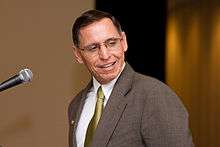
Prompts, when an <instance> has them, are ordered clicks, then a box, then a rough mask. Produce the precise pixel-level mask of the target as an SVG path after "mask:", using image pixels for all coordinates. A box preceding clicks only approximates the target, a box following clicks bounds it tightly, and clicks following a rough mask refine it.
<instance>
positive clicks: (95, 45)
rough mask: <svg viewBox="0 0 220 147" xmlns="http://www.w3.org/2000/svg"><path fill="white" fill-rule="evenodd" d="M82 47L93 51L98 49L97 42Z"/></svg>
mask: <svg viewBox="0 0 220 147" xmlns="http://www.w3.org/2000/svg"><path fill="white" fill-rule="evenodd" d="M84 49H85V50H87V51H89V52H95V51H96V50H97V49H98V45H97V44H92V45H88V46H86V47H85V48H84Z"/></svg>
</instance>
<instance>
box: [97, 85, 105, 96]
mask: <svg viewBox="0 0 220 147" xmlns="http://www.w3.org/2000/svg"><path fill="white" fill-rule="evenodd" d="M97 97H98V98H99V99H104V98H105V95H104V93H103V91H102V87H101V86H99V88H98V92H97Z"/></svg>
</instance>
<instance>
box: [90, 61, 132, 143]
mask: <svg viewBox="0 0 220 147" xmlns="http://www.w3.org/2000/svg"><path fill="white" fill-rule="evenodd" d="M133 75H134V71H133V69H132V68H131V67H130V65H129V64H128V63H127V64H126V66H125V68H124V70H123V71H122V73H121V75H120V77H119V78H118V80H117V82H116V84H115V86H114V88H113V91H112V94H111V95H110V98H109V101H108V103H107V105H106V107H105V109H104V111H103V114H102V116H101V119H100V121H99V124H98V126H97V129H96V133H95V135H94V141H93V145H92V146H93V147H95V146H106V145H107V144H108V141H109V140H110V138H111V135H112V133H113V132H114V129H115V128H116V126H117V124H118V121H119V120H120V118H121V115H122V114H123V112H124V110H125V108H126V105H127V99H126V94H127V93H128V92H129V90H130V89H131V87H132V81H133Z"/></svg>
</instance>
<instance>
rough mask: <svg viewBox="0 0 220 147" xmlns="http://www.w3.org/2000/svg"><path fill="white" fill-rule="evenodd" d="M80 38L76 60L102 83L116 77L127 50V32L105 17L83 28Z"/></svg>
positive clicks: (75, 51)
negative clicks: (118, 28) (118, 29)
mask: <svg viewBox="0 0 220 147" xmlns="http://www.w3.org/2000/svg"><path fill="white" fill-rule="evenodd" d="M79 40H80V45H79V48H75V49H74V54H75V57H76V60H77V61H78V62H79V63H83V64H85V66H86V67H87V68H88V70H89V71H90V73H91V74H92V75H93V76H94V77H95V78H96V80H98V81H99V82H100V83H101V84H106V83H108V82H110V81H111V80H113V79H114V78H116V77H117V75H118V74H119V73H120V72H121V70H122V66H123V64H124V58H125V57H124V52H125V51H126V50H127V41H126V36H125V33H124V32H122V33H119V32H118V31H117V29H116V27H115V26H114V25H113V23H112V21H111V20H110V19H108V18H103V19H101V20H100V21H97V22H94V23H92V24H90V25H88V26H86V27H83V28H81V30H80V34H79ZM82 49H84V50H82ZM88 49H89V50H88Z"/></svg>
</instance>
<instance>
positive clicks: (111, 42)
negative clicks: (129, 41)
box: [106, 39, 117, 47]
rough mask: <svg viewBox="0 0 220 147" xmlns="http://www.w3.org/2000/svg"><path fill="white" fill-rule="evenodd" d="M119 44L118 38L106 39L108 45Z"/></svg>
mask: <svg viewBox="0 0 220 147" xmlns="http://www.w3.org/2000/svg"><path fill="white" fill-rule="evenodd" d="M116 44H117V39H110V40H107V41H106V45H107V46H108V47H113V46H115V45H116Z"/></svg>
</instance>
